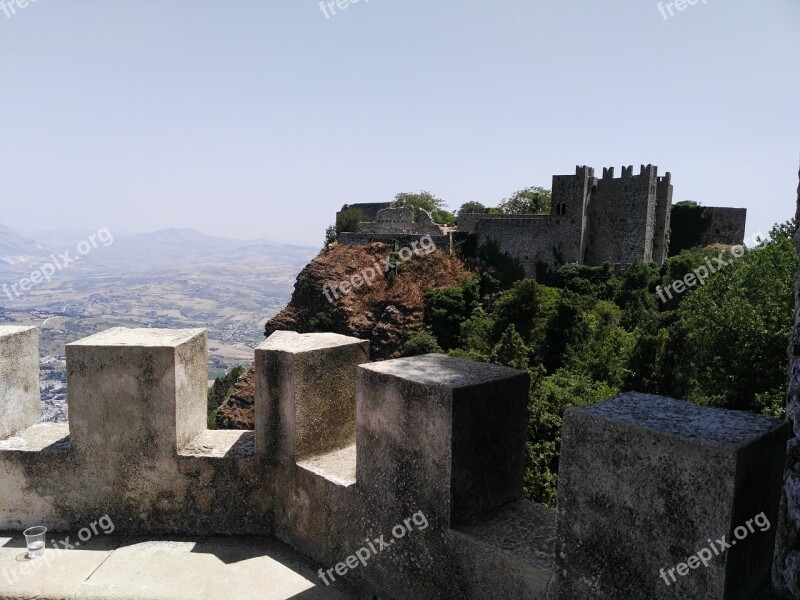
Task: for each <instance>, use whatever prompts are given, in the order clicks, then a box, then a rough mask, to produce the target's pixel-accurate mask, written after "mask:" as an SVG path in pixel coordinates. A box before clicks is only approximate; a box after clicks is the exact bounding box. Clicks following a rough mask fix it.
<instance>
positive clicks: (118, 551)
mask: <svg viewBox="0 0 800 600" xmlns="http://www.w3.org/2000/svg"><path fill="white" fill-rule="evenodd" d="M65 535H66V534H59V533H54V534H52V535H49V537H48V544H47V550H46V552H45V555H44V556H43V557H42V558H39V559H36V560H30V559H28V558H27V550H26V548H25V538H24V537H23V536H22V534H21V533H0V599H2V600H22V599H25V600H32V599H34V598H35V599H37V600H66V599H67V598H69V599H75V598H78V599H86V600H89V599H91V600H122V599H124V600H184V599H185V600H218V599H223V600H229V599H233V598H235V599H236V600H250V599H254V600H255V599H258V600H354V599H356V598H358V596H357V595H356V593H355V591H354V590H352V589H350V588H348V587H346V586H341V585H339V584H338V583H336V584H334V585H332V586H330V587H326V586H325V585H324V584H322V583H321V582H320V580H319V578H318V576H317V570H318V569H319V566H314V565H313V564H312V563H310V562H309V561H308V560H307V559H305V558H303V557H302V556H300V555H299V554H298V553H297V552H295V551H293V550H291V549H290V548H288V547H287V546H285V545H284V544H281V543H280V542H278V541H275V540H271V539H262V538H239V537H237V538H160V539H154V538H140V537H133V536H104V535H102V534H101V535H99V536H98V537H96V538H94V539H90V540H89V541H87V542H86V543H81V544H80V546H79V547H77V548H75V549H74V550H61V551H56V550H54V549H53V547H52V545H51V543H50V542H51V541H52V540H64V539H65ZM76 541H77V540H75V539H74V536H72V537H71V538H70V540H69V543H70V544H74V543H75V542H76Z"/></svg>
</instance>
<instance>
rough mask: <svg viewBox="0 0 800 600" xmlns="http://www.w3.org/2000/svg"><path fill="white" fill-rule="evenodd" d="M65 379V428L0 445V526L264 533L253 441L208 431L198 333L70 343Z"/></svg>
mask: <svg viewBox="0 0 800 600" xmlns="http://www.w3.org/2000/svg"><path fill="white" fill-rule="evenodd" d="M67 371H68V380H69V389H68V391H69V398H70V425H69V429H68V430H67V429H66V428H65V426H64V425H57V424H41V425H35V426H33V427H30V428H28V429H26V430H25V431H22V432H18V433H16V434H14V435H13V436H11V437H9V438H7V439H6V440H4V441H2V442H0V528H3V529H24V528H25V527H27V526H30V525H34V524H43V525H45V526H48V527H50V528H53V529H66V528H75V527H78V528H80V527H82V526H83V524H85V523H86V522H90V521H91V520H93V519H96V518H98V516H100V515H102V514H105V513H109V514H110V515H112V516H113V519H114V522H115V523H116V524H117V527H118V529H119V530H120V531H123V532H141V531H146V532H150V533H161V532H163V533H170V532H180V533H184V534H192V533H203V534H214V533H220V534H222V533H224V534H236V533H239V534H241V533H249V534H266V533H269V532H270V531H271V528H272V522H271V518H270V513H271V502H272V495H271V494H270V493H267V492H265V490H268V489H269V487H270V483H271V475H272V474H271V472H270V471H269V470H261V471H260V472H259V473H258V476H257V472H256V469H255V465H254V458H253V455H254V452H253V442H252V433H247V432H245V433H240V432H207V431H206V430H205V412H206V387H207V375H206V371H207V353H206V336H205V332H204V331H202V330H187V331H164V330H153V329H147V330H120V329H116V330H110V331H108V332H104V333H102V334H98V335H96V336H92V337H91V338H87V339H84V340H81V341H79V342H76V343H74V344H70V345H68V346H67ZM237 434H238V435H237ZM234 437H235V439H234ZM248 437H249V439H248ZM243 499H244V501H243Z"/></svg>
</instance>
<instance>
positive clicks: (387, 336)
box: [217, 243, 469, 429]
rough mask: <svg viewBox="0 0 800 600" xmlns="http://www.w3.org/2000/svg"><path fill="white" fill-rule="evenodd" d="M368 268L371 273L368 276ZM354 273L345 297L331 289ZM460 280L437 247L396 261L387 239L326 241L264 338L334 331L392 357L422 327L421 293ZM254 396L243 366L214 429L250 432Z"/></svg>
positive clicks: (459, 266) (376, 354)
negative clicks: (359, 242) (343, 243)
mask: <svg viewBox="0 0 800 600" xmlns="http://www.w3.org/2000/svg"><path fill="white" fill-rule="evenodd" d="M406 256H407V254H406ZM392 265H396V266H395V267H394V268H392ZM387 266H388V267H389V269H388V271H387ZM368 269H372V270H373V271H374V272H375V276H374V278H373V277H372V272H370V271H368ZM362 274H366V276H367V277H369V278H372V279H373V280H372V282H371V283H370V284H367V283H362V285H361V286H359V287H358V288H357V289H352V290H351V291H350V292H349V293H347V294H343V293H342V292H341V291H340V290H339V286H340V284H341V283H342V282H343V281H350V282H352V281H354V279H353V276H354V275H357V276H360V277H361V278H362V279H364V277H363V275H362ZM467 277H469V273H468V271H467V269H466V267H465V266H464V263H463V262H462V261H461V260H460V259H459V258H458V257H456V256H455V255H450V254H449V253H448V252H445V251H442V250H435V251H432V252H430V253H424V252H418V253H416V254H415V255H413V256H411V257H410V258H408V259H407V260H403V259H402V258H401V257H400V256H399V255H397V254H396V253H395V252H394V247H392V246H389V245H387V244H381V243H375V244H370V245H368V246H340V245H337V244H334V245H332V246H331V248H330V249H329V250H328V251H324V252H321V253H320V254H319V255H318V256H317V257H316V258H314V259H313V260H312V261H311V262H310V263H309V264H308V265H307V266H306V267H305V268H304V269H303V270H302V272H301V273H300V275H298V277H297V282H296V283H295V287H294V293H293V294H292V299H291V301H290V302H289V304H288V305H287V306H286V307H285V308H284V309H283V310H282V311H281V312H280V313H279V314H278V315H277V316H275V318H273V319H272V320H270V321H269V322H267V325H266V330H265V335H266V336H267V337H269V336H270V335H271V334H272V333H273V332H275V331H279V330H291V331H298V332H300V333H311V332H315V331H329V332H333V333H341V334H343V335H349V336H353V337H357V338H361V339H365V340H369V341H370V356H371V358H372V360H383V359H387V358H394V357H396V356H399V354H400V349H401V347H402V345H403V341H404V339H405V336H406V335H407V334H408V333H409V332H412V331H415V330H418V329H420V328H421V327H422V321H423V317H424V303H425V292H426V291H427V290H432V289H439V288H447V287H453V286H457V285H460V284H461V283H462V282H463V281H464V280H465V279H466V278H467ZM355 281H356V283H357V282H358V279H355ZM331 288H335V289H336V290H337V292H336V294H334V293H333V292H332V291H330V290H331ZM326 292H327V293H326ZM336 295H338V298H337V297H336ZM254 399H255V370H254V368H253V367H251V368H250V369H248V370H247V371H246V372H245V373H244V374H243V375H242V377H241V378H240V379H239V380H238V381H237V383H236V385H235V387H234V389H233V391H232V393H231V397H230V399H229V400H228V401H227V402H225V403H224V404H223V405H222V406H221V407H220V409H219V411H218V413H217V426H218V427H219V428H220V429H252V428H253V403H254Z"/></svg>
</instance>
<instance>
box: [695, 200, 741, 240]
mask: <svg viewBox="0 0 800 600" xmlns="http://www.w3.org/2000/svg"><path fill="white" fill-rule="evenodd" d="M704 211H705V212H706V214H708V215H709V216H710V220H709V224H708V228H707V229H706V230H705V232H704V234H703V235H702V236H701V237H700V240H699V245H700V246H709V245H711V244H725V245H728V246H735V245H738V244H743V243H744V232H745V226H746V225H747V209H746V208H720V207H716V206H707V207H705V208H704Z"/></svg>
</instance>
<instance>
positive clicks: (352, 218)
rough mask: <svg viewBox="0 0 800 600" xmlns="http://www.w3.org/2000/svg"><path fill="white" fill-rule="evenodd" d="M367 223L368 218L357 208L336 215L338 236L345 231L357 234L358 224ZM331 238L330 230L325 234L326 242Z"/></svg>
mask: <svg viewBox="0 0 800 600" xmlns="http://www.w3.org/2000/svg"><path fill="white" fill-rule="evenodd" d="M366 221H367V217H366V216H365V215H364V213H362V212H361V211H360V210H358V209H357V208H348V209H347V210H343V211H342V212H340V213H338V214H337V215H336V235H339V234H340V233H342V232H343V231H346V232H348V233H356V232H357V231H358V224H359V223H364V222H366ZM330 236H331V232H330V228H328V230H326V232H325V238H326V242H327V241H328V238H329V237H330Z"/></svg>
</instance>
